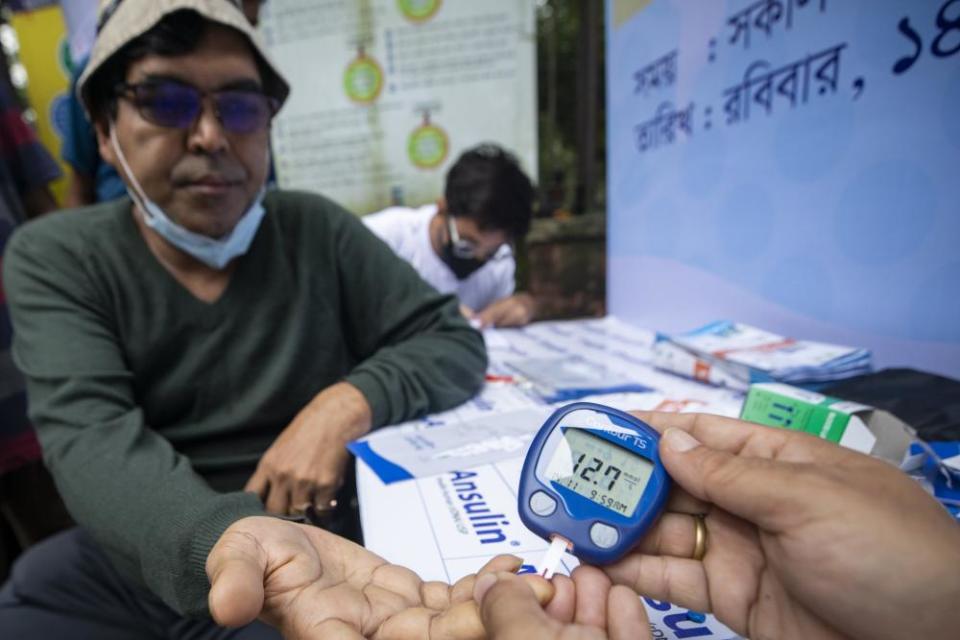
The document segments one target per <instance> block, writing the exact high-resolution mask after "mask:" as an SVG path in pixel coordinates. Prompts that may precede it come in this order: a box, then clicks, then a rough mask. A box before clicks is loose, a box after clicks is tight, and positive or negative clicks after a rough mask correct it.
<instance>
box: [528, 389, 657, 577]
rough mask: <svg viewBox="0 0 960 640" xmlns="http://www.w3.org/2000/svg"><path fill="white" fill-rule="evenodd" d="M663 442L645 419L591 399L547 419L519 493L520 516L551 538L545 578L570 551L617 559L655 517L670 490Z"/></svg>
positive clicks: (589, 558) (588, 558) (596, 559)
mask: <svg viewBox="0 0 960 640" xmlns="http://www.w3.org/2000/svg"><path fill="white" fill-rule="evenodd" d="M659 441H660V436H659V434H658V433H657V432H656V431H654V429H653V428H652V427H650V426H649V425H647V424H646V423H644V422H643V421H641V420H638V419H637V418H635V417H633V416H631V415H630V414H628V413H624V412H623V411H619V410H617V409H613V408H611V407H605V406H603V405H599V404H594V403H591V402H576V403H573V404H569V405H566V406H565V407H562V408H560V409H558V410H557V411H555V412H554V413H553V415H551V416H550V417H549V418H548V419H547V421H546V422H545V423H544V424H543V426H542V427H541V428H540V431H539V432H538V433H537V436H536V438H534V440H533V443H532V444H531V445H530V449H529V451H528V452H527V457H526V460H525V461H524V464H523V472H522V474H521V476H520V493H519V496H518V500H519V504H518V508H519V511H520V519H521V520H522V521H523V523H524V524H525V525H526V526H527V527H528V528H529V529H530V530H531V531H533V532H534V533H536V534H537V535H538V536H540V537H541V538H544V539H545V540H549V541H551V551H550V552H548V555H547V558H546V559H545V560H544V565H546V566H545V567H544V569H543V571H541V573H542V574H545V577H547V578H549V577H550V576H551V575H552V574H553V570H554V566H556V565H557V564H558V563H559V560H560V556H561V555H562V552H563V551H564V550H567V551H570V552H571V553H573V554H574V555H575V556H577V557H578V558H580V559H581V560H583V561H585V562H589V563H591V564H607V563H610V562H613V561H615V560H617V559H619V558H620V557H622V556H623V555H624V554H625V553H626V552H627V551H628V550H630V548H632V547H633V546H634V545H635V544H636V542H637V540H638V539H639V538H640V537H641V536H642V535H643V534H644V532H645V531H646V530H647V529H648V528H649V527H650V525H652V524H653V523H654V521H655V520H656V519H657V517H658V516H659V515H660V512H661V511H663V507H664V505H665V503H666V499H667V492H668V491H669V489H670V478H669V476H668V475H667V472H666V471H665V470H664V468H663V466H662V465H661V463H660V454H659V451H658V449H657V444H658V443H659ZM550 565H554V566H550Z"/></svg>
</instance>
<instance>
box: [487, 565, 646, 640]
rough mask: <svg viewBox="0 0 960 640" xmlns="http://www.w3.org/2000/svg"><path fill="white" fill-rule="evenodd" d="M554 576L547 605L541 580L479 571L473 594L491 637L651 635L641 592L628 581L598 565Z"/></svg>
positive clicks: (548, 639) (590, 639)
mask: <svg viewBox="0 0 960 640" xmlns="http://www.w3.org/2000/svg"><path fill="white" fill-rule="evenodd" d="M554 581H555V582H556V583H557V584H556V586H557V595H556V596H554V598H553V600H551V602H550V605H549V606H548V607H547V611H544V609H543V608H542V607H541V606H540V602H538V599H537V597H536V595H535V593H534V591H533V589H532V588H531V587H536V586H537V583H536V582H533V581H530V580H524V579H521V578H520V577H518V576H515V575H513V574H509V573H502V572H501V573H488V574H485V575H481V576H479V577H478V578H477V583H476V586H475V587H474V598H475V599H476V600H477V602H479V603H480V616H481V618H482V620H483V626H484V628H485V629H486V630H487V633H488V634H489V637H490V638H491V640H603V639H604V638H608V637H609V638H611V639H612V640H620V639H621V638H622V639H624V640H626V639H630V640H649V638H650V634H649V623H648V621H647V613H646V611H645V610H644V608H643V603H642V602H641V600H640V598H638V597H637V594H635V593H634V592H633V591H632V590H630V589H628V588H627V587H623V586H614V587H611V584H610V579H609V578H607V577H606V576H605V575H604V574H603V572H602V571H600V570H599V569H596V568H594V567H589V566H580V567H577V569H576V570H574V572H573V582H572V584H571V581H570V579H569V578H566V577H565V576H555V577H554ZM568 592H569V593H568ZM574 592H575V595H574ZM561 600H562V602H560V601H561ZM548 612H549V614H550V615H549V616H548V615H547V613H548Z"/></svg>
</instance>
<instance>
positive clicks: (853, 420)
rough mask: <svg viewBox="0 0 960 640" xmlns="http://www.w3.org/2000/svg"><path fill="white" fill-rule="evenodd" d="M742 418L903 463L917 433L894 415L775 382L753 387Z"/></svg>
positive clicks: (744, 406) (745, 403)
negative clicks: (803, 433)
mask: <svg viewBox="0 0 960 640" xmlns="http://www.w3.org/2000/svg"><path fill="white" fill-rule="evenodd" d="M740 418H741V419H743V420H749V421H750V422H756V423H758V424H764V425H768V426H771V427H784V428H786V429H794V430H796V431H804V432H806V433H810V434H813V435H815V436H817V437H820V438H823V439H824V440H829V441H830V442H836V443H837V444H839V445H841V446H843V447H848V448H850V449H854V450H856V451H860V452H863V453H869V454H871V455H874V456H877V457H879V458H884V459H886V460H889V461H890V462H892V463H894V464H896V465H900V464H901V463H902V462H903V460H904V458H905V456H906V455H907V451H908V449H909V447H910V442H911V441H913V440H914V439H915V438H916V434H915V432H914V431H913V429H912V428H910V427H909V426H907V425H906V424H905V423H904V422H903V421H901V420H900V419H899V418H897V417H896V416H894V415H893V414H891V413H889V412H887V411H882V410H880V409H876V408H874V407H869V406H867V405H863V404H857V403H855V402H847V401H846V400H840V399H838V398H831V397H830V396H825V395H822V394H819V393H814V392H811V391H806V390H804V389H798V388H796V387H791V386H789V385H786V384H779V383H774V382H764V383H758V384H754V385H751V386H750V391H749V393H748V394H747V399H746V400H745V401H744V403H743V410H742V411H741V412H740Z"/></svg>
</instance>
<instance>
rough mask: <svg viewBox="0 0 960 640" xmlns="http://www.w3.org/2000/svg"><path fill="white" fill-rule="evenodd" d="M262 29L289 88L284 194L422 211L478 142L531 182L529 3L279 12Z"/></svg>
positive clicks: (278, 2)
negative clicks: (506, 156)
mask: <svg viewBox="0 0 960 640" xmlns="http://www.w3.org/2000/svg"><path fill="white" fill-rule="evenodd" d="M261 28H262V31H263V35H264V37H265V38H266V41H267V43H268V45H269V46H270V49H271V52H272V54H273V56H274V59H275V61H276V62H277V64H278V65H279V66H280V68H281V69H282V70H283V73H284V74H285V75H286V77H287V79H288V80H289V82H290V84H291V86H292V88H293V91H292V94H291V97H290V100H289V101H288V102H287V104H286V105H285V106H284V108H283V110H282V111H281V112H280V114H279V116H278V117H277V119H276V120H275V122H274V131H273V152H274V156H275V166H276V171H277V178H278V181H279V183H280V185H281V186H282V187H284V188H291V189H304V190H309V191H316V192H320V193H323V194H324V195H326V196H328V197H330V198H332V199H333V200H336V201H337V202H339V203H340V204H342V205H344V206H346V207H347V208H348V209H351V210H353V211H355V212H356V213H361V214H362V213H369V212H371V211H377V210H379V209H382V208H384V207H387V206H390V205H392V204H406V205H420V204H425V203H428V202H431V201H433V200H435V199H436V198H437V197H438V196H440V195H441V193H442V190H443V180H444V176H445V174H446V170H447V168H448V167H449V166H450V164H451V163H452V162H453V161H455V160H456V158H457V156H459V154H460V153H461V152H462V151H464V150H465V149H467V148H469V147H472V146H474V145H476V144H478V143H481V142H496V143H498V144H500V145H501V146H503V147H505V148H507V149H509V150H510V151H512V152H513V153H515V154H516V155H517V157H518V158H519V159H520V161H521V163H522V165H523V168H524V170H525V171H526V172H527V173H528V174H529V175H531V176H535V175H536V160H537V158H536V148H537V134H536V131H537V127H536V66H535V65H536V63H535V52H536V50H535V47H536V32H535V16H534V5H533V1H532V0H484V2H473V1H470V0H271V2H268V3H265V4H264V5H263V20H262V26H261Z"/></svg>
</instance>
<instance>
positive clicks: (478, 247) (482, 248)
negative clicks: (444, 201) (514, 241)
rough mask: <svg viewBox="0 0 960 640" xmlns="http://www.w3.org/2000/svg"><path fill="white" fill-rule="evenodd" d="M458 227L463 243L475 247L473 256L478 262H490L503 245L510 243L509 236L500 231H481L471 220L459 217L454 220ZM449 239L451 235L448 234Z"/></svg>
mask: <svg viewBox="0 0 960 640" xmlns="http://www.w3.org/2000/svg"><path fill="white" fill-rule="evenodd" d="M452 220H453V224H455V225H456V226H457V235H458V236H459V238H460V240H461V242H466V243H469V244H470V245H472V246H473V249H474V251H473V256H472V257H474V258H476V259H477V260H488V259H490V258H492V257H493V254H495V253H496V252H497V249H499V248H500V247H501V246H502V245H504V244H506V243H507V242H509V240H510V238H509V237H507V234H506V233H505V232H503V231H500V230H488V231H484V230H481V229H480V227H478V226H477V223H476V222H475V221H474V220H471V219H470V218H464V217H462V216H458V217H455V218H453V219H452ZM447 235H448V237H449V235H450V233H449V231H448V232H447Z"/></svg>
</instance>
